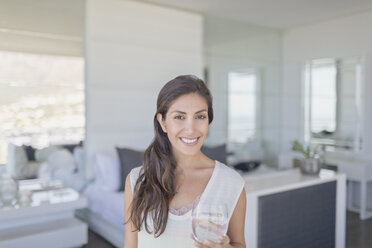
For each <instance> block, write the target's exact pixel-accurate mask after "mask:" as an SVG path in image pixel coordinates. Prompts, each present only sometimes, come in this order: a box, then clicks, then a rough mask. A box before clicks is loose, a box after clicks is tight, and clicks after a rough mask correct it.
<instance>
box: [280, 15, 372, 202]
mask: <svg viewBox="0 0 372 248" xmlns="http://www.w3.org/2000/svg"><path fill="white" fill-rule="evenodd" d="M371 23H372V11H367V12H363V13H359V14H355V15H351V16H348V17H343V18H339V19H334V20H331V21H328V22H323V23H318V24H314V25H310V26H306V27H301V28H296V29H290V30H287V31H286V32H285V33H284V37H283V104H282V113H283V118H282V137H281V140H282V152H283V153H286V152H288V151H289V150H290V143H291V141H293V140H294V139H300V140H301V139H302V137H303V122H302V116H303V105H302V96H301V94H302V73H301V72H302V66H303V65H304V63H305V61H306V60H309V59H316V58H328V57H335V58H349V57H355V56H363V57H364V59H365V66H364V68H365V71H364V84H363V86H362V90H361V91H362V99H361V104H362V114H361V115H362V119H361V133H362V139H363V141H362V150H361V151H360V152H355V153H351V154H338V156H342V157H343V159H345V156H347V158H348V159H352V158H356V159H361V160H369V161H372V131H371V129H370V127H371V126H372V111H370V106H372V98H371V97H370V96H369V94H370V93H371V92H372V83H371V81H372V46H371V44H372V33H371V32H370V30H371V27H370V26H371ZM368 190H369V192H371V190H372V185H370V186H369V189H368ZM368 200H369V202H368V205H369V206H372V198H371V197H370V198H369V199H368Z"/></svg>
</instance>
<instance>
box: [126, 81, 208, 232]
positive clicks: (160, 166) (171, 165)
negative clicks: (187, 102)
mask: <svg viewBox="0 0 372 248" xmlns="http://www.w3.org/2000/svg"><path fill="white" fill-rule="evenodd" d="M191 93H197V94H199V95H200V96H201V97H203V98H204V99H205V101H206V102H207V105H208V121H209V124H210V123H211V122H212V120H213V108H212V96H211V94H210V92H209V90H208V88H207V87H206V85H205V84H204V82H203V81H202V80H201V79H199V78H197V77H195V76H192V75H184V76H178V77H176V78H175V79H173V80H171V81H169V82H168V83H166V84H165V85H164V86H163V88H162V89H161V90H160V92H159V95H158V100H157V105H156V106H157V109H156V113H155V117H154V128H155V137H154V139H153V141H152V143H151V144H150V146H149V147H148V148H147V149H146V151H145V153H144V157H143V166H142V169H141V171H140V175H139V177H138V179H137V182H136V185H135V187H134V194H133V201H132V205H131V209H130V213H131V214H130V220H131V221H132V223H133V225H134V227H135V229H136V231H140V230H141V227H142V225H144V227H145V229H146V231H147V232H148V233H153V234H154V235H155V237H159V236H160V235H161V234H162V233H163V232H164V230H165V228H166V225H167V221H168V211H169V203H170V201H171V200H172V199H173V197H174V195H175V194H176V191H175V169H176V161H175V159H174V156H173V154H172V146H171V144H170V142H169V139H168V136H167V134H166V133H165V132H163V130H162V128H161V126H160V124H159V122H158V120H157V118H156V117H157V114H159V113H160V114H161V115H162V119H163V120H165V119H166V114H167V112H168V109H169V107H170V106H171V104H172V103H173V102H174V100H176V99H177V98H178V97H180V96H182V95H185V94H191ZM148 217H150V218H151V219H152V225H149V223H148ZM149 226H152V230H150V228H149Z"/></svg>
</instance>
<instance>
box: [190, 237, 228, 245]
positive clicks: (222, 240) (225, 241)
mask: <svg viewBox="0 0 372 248" xmlns="http://www.w3.org/2000/svg"><path fill="white" fill-rule="evenodd" d="M191 238H192V239H193V240H194V241H195V246H196V247H200V248H227V247H231V246H230V238H229V237H228V236H227V235H223V236H219V237H218V239H219V240H220V242H219V243H216V242H213V241H211V240H209V239H206V240H204V242H203V243H200V242H199V241H197V240H196V239H195V237H194V235H192V234H191Z"/></svg>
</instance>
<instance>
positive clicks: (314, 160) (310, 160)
mask: <svg viewBox="0 0 372 248" xmlns="http://www.w3.org/2000/svg"><path fill="white" fill-rule="evenodd" d="M292 150H293V151H296V152H299V153H301V154H302V155H303V156H304V158H302V159H301V160H300V161H301V162H300V170H301V172H302V173H304V174H311V175H316V174H318V173H319V171H320V169H321V162H320V159H319V149H317V147H315V148H314V149H312V148H311V147H310V145H308V146H307V147H306V148H305V147H304V146H303V145H302V144H301V143H300V142H298V141H297V140H295V141H293V142H292Z"/></svg>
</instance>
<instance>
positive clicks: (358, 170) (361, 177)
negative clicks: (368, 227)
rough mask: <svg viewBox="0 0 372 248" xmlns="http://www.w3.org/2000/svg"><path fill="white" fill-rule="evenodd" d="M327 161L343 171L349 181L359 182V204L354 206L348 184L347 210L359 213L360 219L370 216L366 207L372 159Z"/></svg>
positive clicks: (370, 213)
mask: <svg viewBox="0 0 372 248" xmlns="http://www.w3.org/2000/svg"><path fill="white" fill-rule="evenodd" d="M327 162H328V163H331V164H335V165H337V167H338V171H339V172H341V173H345V174H346V177H347V180H348V181H349V182H358V183H360V195H359V199H360V201H359V206H354V201H353V199H354V190H353V187H352V185H351V184H349V185H348V190H347V208H348V210H350V211H353V212H358V213H359V214H360V219H361V220H364V219H367V218H370V217H372V211H368V207H367V199H368V192H367V188H368V183H369V182H372V161H371V162H367V161H360V160H356V159H342V160H341V159H327ZM370 195H371V193H370Z"/></svg>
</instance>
